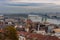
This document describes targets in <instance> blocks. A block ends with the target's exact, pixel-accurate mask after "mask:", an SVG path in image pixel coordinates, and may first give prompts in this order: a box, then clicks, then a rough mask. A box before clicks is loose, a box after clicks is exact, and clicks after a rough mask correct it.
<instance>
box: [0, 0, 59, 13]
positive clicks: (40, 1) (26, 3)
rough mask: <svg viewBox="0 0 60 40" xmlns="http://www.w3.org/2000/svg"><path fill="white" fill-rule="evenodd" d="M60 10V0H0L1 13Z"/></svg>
mask: <svg viewBox="0 0 60 40" xmlns="http://www.w3.org/2000/svg"><path fill="white" fill-rule="evenodd" d="M30 12H36V13H39V12H60V0H0V13H30Z"/></svg>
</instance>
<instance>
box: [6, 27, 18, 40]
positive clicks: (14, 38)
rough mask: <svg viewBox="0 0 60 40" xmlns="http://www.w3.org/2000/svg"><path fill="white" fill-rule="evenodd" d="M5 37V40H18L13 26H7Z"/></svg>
mask: <svg viewBox="0 0 60 40" xmlns="http://www.w3.org/2000/svg"><path fill="white" fill-rule="evenodd" d="M5 35H6V38H9V39H11V40H18V35H17V31H16V29H15V28H14V26H7V27H6V28H5Z"/></svg>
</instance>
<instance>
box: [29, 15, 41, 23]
mask: <svg viewBox="0 0 60 40" xmlns="http://www.w3.org/2000/svg"><path fill="white" fill-rule="evenodd" d="M28 18H29V19H31V20H32V22H42V17H40V16H39V15H28Z"/></svg>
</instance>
